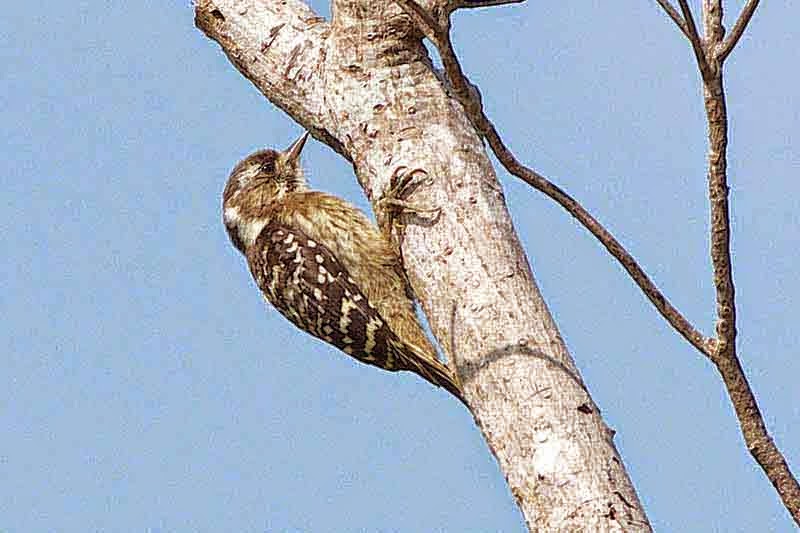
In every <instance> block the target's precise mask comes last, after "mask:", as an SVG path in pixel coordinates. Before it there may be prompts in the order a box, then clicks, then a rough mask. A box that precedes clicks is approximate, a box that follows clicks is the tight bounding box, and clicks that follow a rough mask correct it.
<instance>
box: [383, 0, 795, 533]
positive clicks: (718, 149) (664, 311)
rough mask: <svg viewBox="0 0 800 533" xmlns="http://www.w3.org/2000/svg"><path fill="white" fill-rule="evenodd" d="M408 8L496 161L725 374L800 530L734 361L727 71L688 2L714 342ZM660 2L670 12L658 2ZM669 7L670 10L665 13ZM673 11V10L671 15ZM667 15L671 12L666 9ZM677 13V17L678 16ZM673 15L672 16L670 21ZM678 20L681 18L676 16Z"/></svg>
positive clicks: (782, 464) (437, 33) (712, 16)
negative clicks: (519, 144) (513, 129)
mask: <svg viewBox="0 0 800 533" xmlns="http://www.w3.org/2000/svg"><path fill="white" fill-rule="evenodd" d="M396 2H397V3H398V4H399V5H400V6H401V8H403V10H404V11H405V12H406V13H407V14H409V16H411V17H412V18H413V19H414V20H415V22H416V23H417V24H418V26H419V27H420V29H421V30H422V31H423V33H424V34H425V35H426V36H427V37H428V38H429V39H430V40H431V41H432V42H433V44H434V45H435V46H436V47H437V49H438V51H439V54H440V56H441V59H442V64H443V66H444V68H445V72H446V73H447V77H448V80H449V82H450V84H451V86H452V89H453V93H454V94H455V96H456V97H457V98H458V99H459V101H460V102H461V103H462V105H463V106H464V109H465V110H466V112H467V114H468V115H469V116H470V120H471V121H472V123H473V124H475V126H476V128H477V129H478V131H480V132H481V133H482V134H483V135H484V136H485V137H486V140H487V141H488V143H489V146H490V147H491V148H492V150H493V151H494V153H495V155H496V156H497V158H498V160H499V161H500V162H501V163H502V164H503V166H504V167H505V168H506V169H507V170H508V171H509V172H510V173H511V174H513V175H515V176H517V177H519V178H521V179H522V180H523V181H525V182H526V183H528V184H529V185H531V186H532V187H534V188H535V189H537V190H539V191H541V192H543V193H544V194H546V195H547V196H549V197H550V198H552V199H553V200H555V201H556V202H557V203H558V204H559V205H561V206H562V207H563V208H564V209H566V210H567V211H568V212H569V213H570V214H571V215H572V216H573V217H575V218H576V219H577V220H578V221H579V222H580V223H581V224H582V225H583V226H584V227H585V228H586V229H588V230H589V231H590V232H591V233H592V234H593V235H594V236H595V237H597V239H598V240H600V242H601V243H602V244H603V245H604V246H605V247H606V249H607V250H608V251H609V252H610V253H611V254H612V255H613V256H614V258H616V259H617V261H619V262H620V264H622V266H623V267H624V268H625V269H626V270H627V271H628V273H629V274H630V276H631V277H632V278H633V280H634V281H635V282H636V284H637V285H638V286H639V287H640V288H641V289H642V291H643V292H644V293H645V295H646V296H647V297H648V298H649V299H650V301H651V302H652V303H653V305H654V306H655V307H656V309H657V310H658V311H659V313H661V315H662V316H663V317H664V318H665V319H666V320H667V321H668V322H669V323H670V324H671V325H672V326H673V328H675V329H676V330H677V331H678V332H679V333H680V334H681V335H683V337H684V338H686V339H687V340H688V341H689V342H690V343H691V344H692V346H694V347H695V348H697V350H699V351H700V352H701V353H703V354H704V355H705V356H707V357H708V358H709V359H710V360H711V361H712V362H714V364H715V365H716V367H717V369H718V370H719V372H720V375H721V377H722V379H723V381H724V383H725V387H726V390H727V392H728V395H729V397H730V398H731V402H732V403H733V406H734V410H735V412H736V416H737V419H738V420H739V426H740V428H741V431H742V435H743V437H744V440H745V443H746V444H747V447H748V449H749V450H750V453H751V454H752V456H753V457H754V458H755V459H756V461H757V462H758V464H759V465H760V466H761V468H762V469H763V470H764V472H765V474H766V475H767V478H768V479H769V480H770V481H771V482H772V484H773V485H774V486H775V488H776V489H777V491H778V494H779V496H780V497H781V500H782V501H783V503H784V505H785V506H786V508H787V509H788V510H789V512H790V513H791V514H792V516H793V517H794V519H795V521H796V522H798V524H800V486H798V483H797V480H796V479H795V478H794V476H793V475H792V472H791V471H790V470H789V466H788V464H787V463H786V460H785V459H784V457H783V455H782V454H781V452H780V450H778V448H777V446H775V443H774V442H773V441H772V438H771V437H770V435H769V433H768V431H767V428H766V425H765V424H764V419H763V416H762V415H761V412H760V410H759V408H758V404H757V402H756V399H755V396H754V395H753V392H752V390H751V389H750V385H749V383H748V381H747V378H746V376H745V374H744V371H743V370H742V367H741V364H740V363H739V359H738V357H737V355H736V346H735V340H736V328H735V305H734V287H733V278H732V268H731V258H730V217H729V213H728V199H727V195H728V186H727V170H726V159H725V154H726V149H727V114H726V110H725V98H724V91H723V87H722V69H721V62H720V61H719V59H718V58H714V59H715V61H717V63H716V65H717V67H716V68H714V69H713V70H712V69H711V68H710V66H709V63H708V59H707V58H708V56H707V54H706V51H705V50H704V48H703V43H702V41H701V40H700V37H699V35H698V33H697V28H696V26H695V25H694V20H693V18H692V15H691V11H690V10H689V6H688V4H687V3H686V1H685V0H679V2H680V4H681V9H682V10H683V12H684V16H685V17H686V21H687V31H688V33H689V34H690V35H691V37H690V41H691V42H692V46H693V48H694V50H695V54H696V55H697V59H698V67H699V68H700V70H701V73H702V75H703V81H704V86H705V89H706V90H705V94H706V111H707V115H708V120H709V146H710V149H709V191H710V197H711V204H712V205H711V213H712V222H711V226H712V252H711V255H712V262H713V265H714V281H715V286H716V288H717V311H718V321H717V328H716V332H717V339H709V338H706V337H704V336H703V335H702V334H701V333H700V332H698V331H697V330H696V329H695V328H694V327H693V326H692V325H691V324H690V323H689V322H688V321H687V320H686V319H685V318H684V317H683V315H681V314H680V312H679V311H678V310H677V309H675V308H674V307H673V306H672V305H671V304H670V303H669V302H668V301H667V300H666V298H665V297H664V296H663V294H662V293H661V292H660V291H659V290H658V288H657V287H656V286H655V284H653V282H652V281H651V280H650V279H649V278H648V276H647V274H646V273H645V272H644V271H643V270H642V269H641V267H640V266H639V265H638V263H637V262H636V260H635V259H634V258H633V257H632V256H631V255H630V253H628V252H627V251H626V250H625V249H624V248H623V246H622V245H621V244H620V243H619V242H618V241H617V240H616V239H615V238H614V237H613V236H612V235H611V234H610V233H609V232H608V230H606V229H605V228H604V227H603V226H602V224H600V222H598V221H597V220H596V219H595V218H594V217H592V215H590V214H589V213H588V212H587V211H586V210H585V209H584V208H583V207H582V206H581V205H580V204H579V203H578V202H577V201H576V200H575V199H573V198H572V197H571V196H569V195H568V194H567V193H566V192H564V191H563V190H561V189H560V188H559V187H558V186H556V185H554V184H553V183H551V182H550V181H549V180H547V179H546V178H544V177H543V176H541V175H540V174H538V173H536V172H535V171H533V170H531V169H529V168H527V167H525V166H524V165H522V164H521V163H520V162H519V161H518V160H517V159H516V158H515V157H514V155H513V154H512V153H511V151H510V150H509V149H508V148H507V147H506V146H505V144H504V143H503V141H502V139H501V138H500V135H499V134H498V132H497V130H496V129H495V127H494V125H493V124H492V123H491V121H490V120H489V119H488V118H487V117H486V115H485V113H484V111H483V107H482V105H481V103H480V101H479V100H478V99H477V98H476V97H475V96H474V94H475V93H474V92H473V91H471V90H470V88H471V87H472V85H471V84H470V82H469V80H468V79H467V78H466V76H465V75H464V73H463V70H462V68H461V65H460V63H459V61H458V58H457V57H456V54H455V51H454V50H453V46H452V42H451V41H450V35H449V31H448V30H447V29H445V28H442V27H441V26H440V25H438V24H437V23H436V21H435V20H434V19H433V18H432V17H430V16H429V15H428V14H427V13H426V12H425V11H424V10H423V9H422V8H421V7H420V6H419V5H417V4H416V3H415V2H414V1H413V0H396ZM659 3H660V4H661V5H662V7H663V6H664V3H662V2H661V1H660V0H659ZM704 8H707V9H704V24H705V25H706V32H707V35H710V36H711V37H710V38H709V46H711V43H713V42H715V41H714V39H717V38H719V36H720V35H721V34H720V30H721V22H720V21H721V18H720V17H721V4H720V2H719V0H706V3H705V4H704ZM665 9H666V8H665ZM673 11H674V10H673ZM667 12H668V13H669V10H668V11H667ZM676 15H677V14H676ZM671 16H672V15H671ZM673 20H675V18H674V17H673Z"/></svg>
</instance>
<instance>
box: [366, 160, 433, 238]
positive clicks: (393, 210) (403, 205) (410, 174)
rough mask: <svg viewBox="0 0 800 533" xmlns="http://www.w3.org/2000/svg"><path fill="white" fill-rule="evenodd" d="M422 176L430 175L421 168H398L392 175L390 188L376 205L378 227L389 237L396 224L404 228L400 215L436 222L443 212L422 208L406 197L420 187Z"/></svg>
mask: <svg viewBox="0 0 800 533" xmlns="http://www.w3.org/2000/svg"><path fill="white" fill-rule="evenodd" d="M420 175H421V176H422V177H423V178H424V177H426V176H427V175H428V173H427V172H426V171H425V170H423V169H421V168H413V169H409V168H408V167H405V166H401V167H398V168H397V169H396V170H395V171H394V173H393V174H392V177H391V180H390V182H389V188H388V189H387V190H386V192H385V193H384V195H383V197H382V198H381V199H380V200H378V202H377V203H376V205H375V209H376V216H377V218H378V225H379V226H380V227H381V229H382V231H383V233H384V235H386V236H387V237H389V236H391V233H392V229H393V227H394V226H395V224H397V225H398V226H401V227H402V225H401V224H400V223H399V222H398V215H401V214H403V213H413V214H415V215H419V216H426V217H428V218H430V219H431V220H436V218H438V216H439V214H440V213H441V212H442V209H441V208H440V207H434V208H431V207H422V206H419V205H416V204H414V203H411V202H409V201H407V200H406V197H407V196H408V195H409V194H410V193H411V192H413V191H414V189H416V188H417V187H419V186H420V178H419V177H418V176H420Z"/></svg>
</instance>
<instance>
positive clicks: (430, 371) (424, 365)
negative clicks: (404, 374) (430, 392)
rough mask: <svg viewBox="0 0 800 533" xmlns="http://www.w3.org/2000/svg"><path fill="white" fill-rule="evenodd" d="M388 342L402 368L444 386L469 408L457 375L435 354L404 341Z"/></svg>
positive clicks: (438, 385)
mask: <svg viewBox="0 0 800 533" xmlns="http://www.w3.org/2000/svg"><path fill="white" fill-rule="evenodd" d="M390 344H391V346H392V348H393V349H394V350H395V355H396V357H397V359H398V360H399V361H400V362H401V364H400V366H401V367H402V368H403V370H410V371H411V372H414V373H416V374H419V375H420V376H422V377H423V378H425V379H426V380H427V381H429V382H430V383H433V384H434V385H436V386H437V387H442V388H444V389H445V390H447V391H448V392H449V393H450V394H452V395H453V396H455V397H456V398H458V399H459V400H460V401H461V403H463V404H464V405H466V406H467V408H469V405H468V404H467V402H466V400H465V399H464V392H463V390H462V388H461V384H460V383H459V381H458V377H457V376H456V375H455V373H454V372H452V371H451V370H450V369H449V368H447V366H445V365H444V363H442V362H441V361H439V359H438V358H436V356H435V354H428V353H427V351H425V350H423V349H421V348H419V347H417V346H414V345H412V344H408V343H404V342H397V343H392V342H390Z"/></svg>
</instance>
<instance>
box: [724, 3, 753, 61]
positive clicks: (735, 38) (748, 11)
mask: <svg viewBox="0 0 800 533" xmlns="http://www.w3.org/2000/svg"><path fill="white" fill-rule="evenodd" d="M758 2H759V0H748V2H747V4H745V6H744V8H743V9H742V12H741V14H740V15H739V18H738V19H737V20H736V23H735V24H734V25H733V28H732V29H731V32H730V33H729V34H728V36H727V37H726V38H725V40H724V41H722V46H721V48H720V50H719V60H720V61H725V59H726V58H727V57H728V55H729V54H730V53H731V52H732V51H733V49H734V47H736V43H738V42H739V39H740V38H741V37H742V34H743V33H744V30H746V29H747V25H748V24H749V23H750V19H751V18H753V13H755V11H756V8H757V7H758Z"/></svg>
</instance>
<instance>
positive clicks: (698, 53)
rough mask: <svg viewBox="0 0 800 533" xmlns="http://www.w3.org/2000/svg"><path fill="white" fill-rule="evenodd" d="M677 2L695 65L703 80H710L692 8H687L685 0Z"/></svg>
mask: <svg viewBox="0 0 800 533" xmlns="http://www.w3.org/2000/svg"><path fill="white" fill-rule="evenodd" d="M678 4H679V5H680V6H681V11H682V12H683V19H684V20H685V21H686V29H687V34H686V35H687V37H688V38H689V43H690V44H691V45H692V51H693V52H694V57H695V59H697V66H698V68H699V69H700V74H701V75H702V76H703V80H704V81H707V80H710V79H711V75H712V72H711V68H710V67H709V64H708V56H707V55H706V51H705V47H704V46H703V39H702V38H701V37H700V34H699V33H697V26H696V25H695V23H694V16H693V15H692V10H691V9H690V8H689V4H688V3H687V2H686V0H678Z"/></svg>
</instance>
